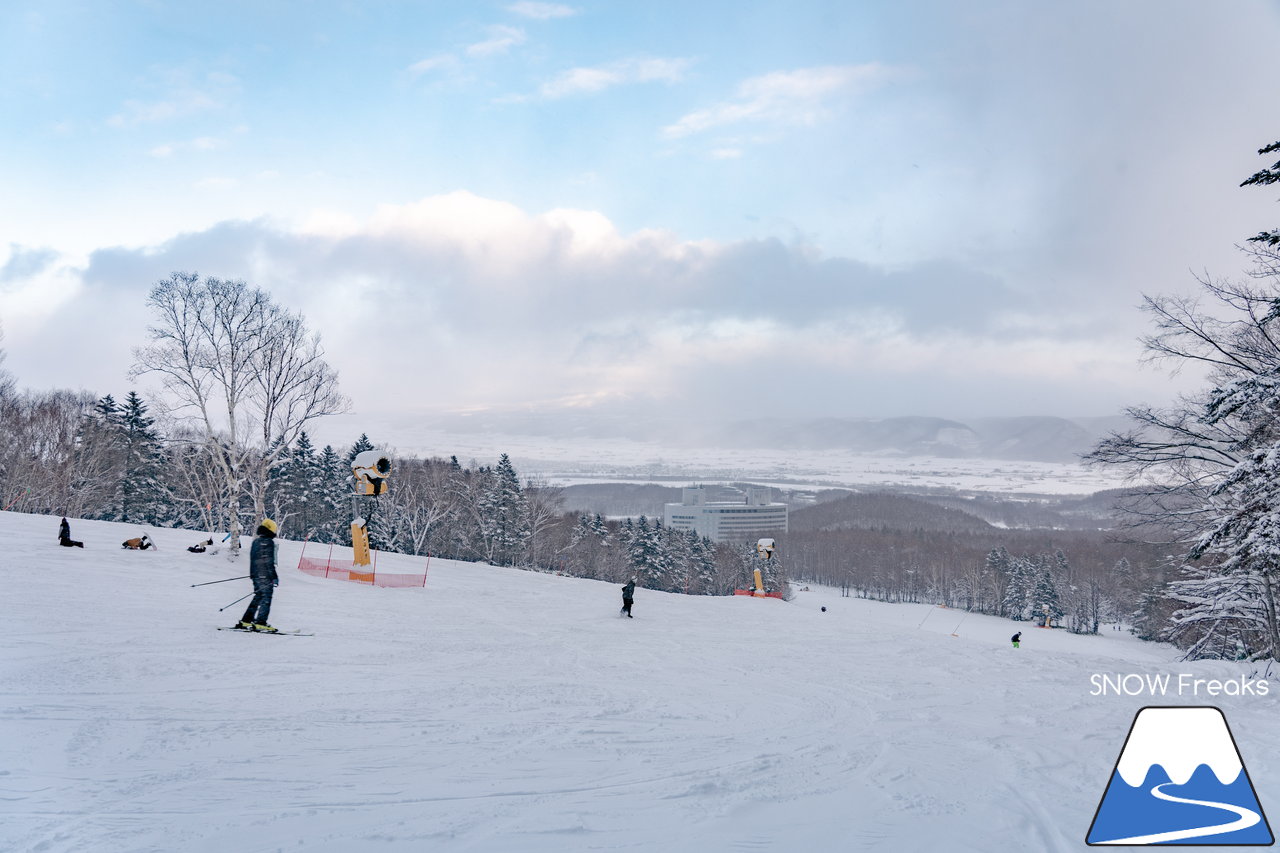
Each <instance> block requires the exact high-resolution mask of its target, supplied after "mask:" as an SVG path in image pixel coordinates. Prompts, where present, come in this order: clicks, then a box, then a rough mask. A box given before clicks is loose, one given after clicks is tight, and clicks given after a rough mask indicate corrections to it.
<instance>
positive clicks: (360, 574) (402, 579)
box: [298, 555, 431, 588]
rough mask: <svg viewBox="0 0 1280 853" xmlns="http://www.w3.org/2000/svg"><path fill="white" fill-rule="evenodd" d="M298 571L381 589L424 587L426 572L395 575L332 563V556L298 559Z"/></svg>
mask: <svg viewBox="0 0 1280 853" xmlns="http://www.w3.org/2000/svg"><path fill="white" fill-rule="evenodd" d="M430 567H431V558H430V557H428V558H427V568H430ZM298 571H300V572H303V573H305V574H308V575H312V576H314V577H318V578H333V579H336V580H340V581H355V582H356V583H367V584H370V585H372V586H383V587H398V588H405V587H424V586H426V585H427V572H426V570H425V569H424V570H423V572H422V574H420V575H406V574H396V573H394V572H380V571H377V565H376V563H375V565H374V566H373V567H371V568H369V569H368V570H365V569H364V568H355V567H353V566H352V565H351V564H350V563H347V564H343V563H337V564H335V563H334V562H333V558H332V555H331V556H330V557H327V558H325V559H323V560H313V559H311V558H310V557H305V556H303V557H299V558H298Z"/></svg>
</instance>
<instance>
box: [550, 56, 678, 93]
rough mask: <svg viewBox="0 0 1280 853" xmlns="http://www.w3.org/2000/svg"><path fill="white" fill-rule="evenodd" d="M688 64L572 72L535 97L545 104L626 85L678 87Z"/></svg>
mask: <svg viewBox="0 0 1280 853" xmlns="http://www.w3.org/2000/svg"><path fill="white" fill-rule="evenodd" d="M690 64H691V60H688V59H666V58H633V59H623V60H620V61H618V62H611V63H609V64H607V65H599V66H596V67H593V68H571V69H569V70H568V71H565V72H562V73H561V74H559V75H558V76H556V77H555V78H554V79H552V80H549V81H548V82H546V83H543V84H542V86H541V87H540V88H539V89H538V94H539V95H540V96H541V97H543V98H545V99H548V100H555V99H557V98H565V97H569V96H571V95H589V94H594V93H596V92H600V91H603V90H605V89H608V88H610V87H613V86H621V85H625V84H628V83H651V82H663V83H677V82H679V81H680V80H682V79H683V78H684V74H685V71H686V70H687V69H688V67H689V65H690Z"/></svg>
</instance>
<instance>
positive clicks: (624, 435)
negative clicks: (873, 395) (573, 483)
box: [391, 411, 1131, 462]
mask: <svg viewBox="0 0 1280 853" xmlns="http://www.w3.org/2000/svg"><path fill="white" fill-rule="evenodd" d="M410 423H412V426H413V427H417V428H422V427H430V428H435V429H441V430H445V431H450V432H457V433H470V434H476V433H484V434H505V435H513V436H535V437H536V436H552V437H556V438H559V439H572V438H574V437H581V438H601V439H603V438H621V439H630V440H634V441H654V442H661V443H663V444H667V445H671V446H679V447H695V448H696V447H708V448H711V447H715V448H733V449H739V448H740V449H776V450H843V451H849V452H854V453H866V454H886V455H895V456H935V457H945V458H974V459H1000V460H1011V461H1012V460H1024V461H1031V462H1071V461H1075V460H1076V459H1078V458H1079V456H1080V455H1081V454H1083V453H1086V452H1088V451H1089V450H1090V449H1092V448H1093V447H1094V445H1095V444H1097V442H1098V441H1099V440H1100V439H1102V438H1104V437H1105V436H1106V435H1107V434H1108V433H1110V432H1112V431H1120V430H1124V429H1126V428H1128V427H1129V426H1131V422H1130V421H1129V419H1128V418H1125V417H1124V416H1114V417H1093V418H1062V417H1049V416H1045V417H982V418H968V419H965V420H954V419H949V418H940V417H929V416H913V417H894V418H835V417H824V418H758V419H751V420H736V421H730V422H726V421H720V422H713V421H710V420H706V419H690V420H686V421H681V420H678V419H676V420H673V419H672V418H671V417H670V415H669V413H667V412H662V411H656V412H653V413H644V414H638V415H637V414H632V415H628V416H622V415H608V414H603V413H596V412H573V413H564V412H549V411H525V412H521V411H507V412H484V413H477V414H466V415H434V416H425V417H416V418H414V419H412V420H411V422H410ZM391 431H392V432H395V430H394V429H392V430H391Z"/></svg>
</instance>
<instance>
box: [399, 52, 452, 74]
mask: <svg viewBox="0 0 1280 853" xmlns="http://www.w3.org/2000/svg"><path fill="white" fill-rule="evenodd" d="M458 65H459V63H458V58H457V57H456V56H454V55H453V54H451V53H443V54H440V55H439V56H429V57H427V58H426V59H421V60H419V61H417V62H415V63H413V64H412V65H410V66H409V68H408V69H407V70H408V71H409V73H410V74H413V75H415V76H416V75H419V74H426V73H427V72H429V71H452V70H454V69H456V68H457V67H458Z"/></svg>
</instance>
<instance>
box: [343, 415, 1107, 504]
mask: <svg viewBox="0 0 1280 853" xmlns="http://www.w3.org/2000/svg"><path fill="white" fill-rule="evenodd" d="M328 429H330V430H334V429H336V428H335V427H333V426H329V427H328ZM385 432H386V434H385V435H384V434H382V433H379V432H378V431H377V430H376V429H375V430H373V432H371V433H370V436H371V437H372V438H373V440H374V441H375V442H386V441H390V442H391V443H392V444H393V445H394V446H395V449H396V450H397V451H398V452H400V453H413V454H417V455H419V456H440V457H444V458H448V457H449V456H457V457H458V460H459V461H460V462H462V463H463V464H464V465H465V464H467V463H468V462H469V461H471V460H473V459H474V460H475V461H476V462H478V463H479V464H481V465H492V464H493V463H494V462H496V461H497V459H498V456H499V455H500V454H502V453H506V454H508V455H509V456H510V457H511V461H512V462H513V463H514V464H515V466H516V469H517V470H518V471H519V472H520V476H521V477H522V478H526V479H527V478H533V479H538V480H543V481H545V482H547V483H549V484H550V485H556V486H564V485H573V484H577V483H595V482H651V481H654V480H655V479H661V480H675V481H676V483H675V484H676V485H679V484H681V482H684V481H687V482H699V481H702V482H706V481H751V482H756V483H761V484H768V485H776V486H780V487H784V488H845V487H858V486H906V487H911V488H917V489H920V488H940V489H960V490H971V491H990V492H1002V493H1015V494H1033V495H1083V494H1090V493H1092V492H1096V491H1101V490H1102V489H1114V488H1119V487H1120V486H1122V485H1123V481H1122V480H1121V479H1119V478H1118V477H1116V476H1115V474H1114V472H1112V471H1108V470H1104V469H1090V468H1085V467H1084V466H1083V465H1078V464H1075V463H1065V462H1011V461H1007V460H994V459H944V458H934V457H923V456H897V455H877V454H865V453H862V454H859V453H853V452H851V451H842V450H778V449H769V448H763V449H753V450H741V449H721V450H717V449H712V448H682V447H674V446H670V445H663V444H659V443H657V442H645V441H632V440H629V439H621V438H610V439H603V438H585V437H570V438H558V437H552V436H520V435H507V434H501V433H483V432H476V433H454V432H443V431H439V430H430V429H409V428H406V427H404V426H403V425H400V426H396V425H390V424H389V425H387V426H386V427H385ZM319 435H320V440H321V441H322V442H324V441H332V442H338V443H342V442H346V443H350V441H351V437H350V436H347V435H346V434H345V433H342V434H341V435H340V434H338V433H337V432H333V433H332V434H331V433H329V432H326V431H325V430H324V429H322V430H321V431H320V433H319ZM601 460H606V461H601Z"/></svg>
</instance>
